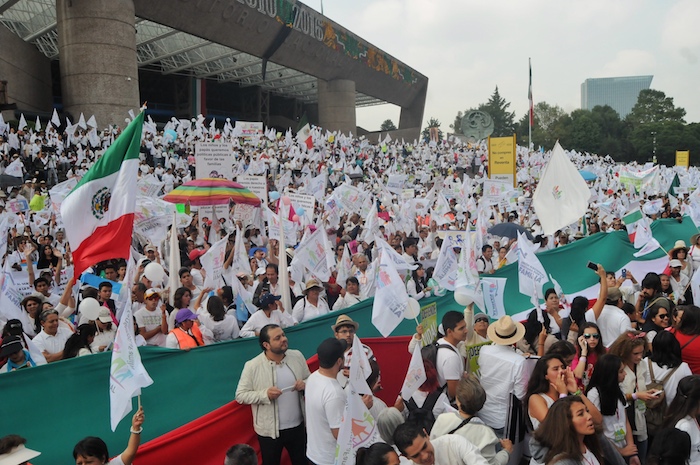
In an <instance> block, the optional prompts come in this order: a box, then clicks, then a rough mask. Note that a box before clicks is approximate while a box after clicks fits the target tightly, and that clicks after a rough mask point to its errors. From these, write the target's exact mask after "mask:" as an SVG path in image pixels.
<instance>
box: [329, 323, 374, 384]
mask: <svg viewBox="0 0 700 465" xmlns="http://www.w3.org/2000/svg"><path fill="white" fill-rule="evenodd" d="M359 327H360V323H358V322H357V321H353V319H352V318H350V317H349V316H347V315H340V316H339V317H338V318H337V319H336V320H335V324H334V325H332V326H331V329H333V334H335V338H336V339H338V340H342V341H345V344H346V347H345V353H344V360H345V361H344V363H343V368H342V370H341V371H340V375H342V376H340V375H339V376H338V381H339V382H340V384H341V386H343V387H345V384H346V383H347V381H348V380H347V378H348V376H349V375H350V372H349V370H350V359H351V358H352V343H353V341H354V340H355V334H356V333H357V329H358V328H359ZM362 349H364V351H365V355H367V359H368V360H371V359H373V358H374V352H372V349H371V348H370V347H369V346H367V345H365V344H362ZM367 375H368V376H369V373H368V374H367Z"/></svg>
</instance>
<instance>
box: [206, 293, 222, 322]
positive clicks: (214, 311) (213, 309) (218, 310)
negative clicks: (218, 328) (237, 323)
mask: <svg viewBox="0 0 700 465" xmlns="http://www.w3.org/2000/svg"><path fill="white" fill-rule="evenodd" d="M207 311H208V312H209V314H210V315H211V316H212V319H213V320H214V321H223V320H224V317H225V316H226V307H224V301H223V300H221V298H220V297H218V296H215V295H213V296H211V297H209V300H208V301H207Z"/></svg>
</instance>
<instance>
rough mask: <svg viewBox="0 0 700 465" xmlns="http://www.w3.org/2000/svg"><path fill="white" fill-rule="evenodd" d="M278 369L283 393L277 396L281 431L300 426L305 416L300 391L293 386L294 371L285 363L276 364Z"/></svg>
mask: <svg viewBox="0 0 700 465" xmlns="http://www.w3.org/2000/svg"><path fill="white" fill-rule="evenodd" d="M275 368H276V371H277V376H276V379H277V382H276V385H277V387H278V388H279V389H280V390H281V391H282V395H281V396H279V397H278V398H277V407H278V408H277V411H278V412H279V414H280V431H282V430H285V429H289V428H294V427H296V426H299V425H300V424H301V422H302V421H303V419H304V417H303V416H302V414H301V402H300V401H299V391H295V390H293V389H292V388H293V387H294V384H295V383H296V381H297V380H296V378H295V377H294V372H293V371H292V369H291V368H289V366H287V364H285V363H280V364H279V365H275Z"/></svg>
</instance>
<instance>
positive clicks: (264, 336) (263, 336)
mask: <svg viewBox="0 0 700 465" xmlns="http://www.w3.org/2000/svg"><path fill="white" fill-rule="evenodd" d="M279 327H280V325H276V324H274V323H270V324H269V325H265V326H263V327H262V329H261V330H260V335H259V336H258V342H259V343H260V348H261V349H262V350H263V352H264V351H265V346H264V345H263V343H264V342H267V343H269V342H270V335H269V334H268V333H269V332H270V330H271V329H275V328H279Z"/></svg>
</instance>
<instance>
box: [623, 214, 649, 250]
mask: <svg viewBox="0 0 700 465" xmlns="http://www.w3.org/2000/svg"><path fill="white" fill-rule="evenodd" d="M643 219H644V214H643V213H642V210H641V209H640V208H639V205H637V206H636V207H635V208H632V209H631V210H630V211H628V212H627V214H626V215H625V216H623V217H622V222H623V223H625V226H626V227H627V234H628V235H629V238H630V242H631V243H632V244H634V238H635V236H636V235H637V225H638V224H640V223H641V222H642V220H643Z"/></svg>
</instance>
